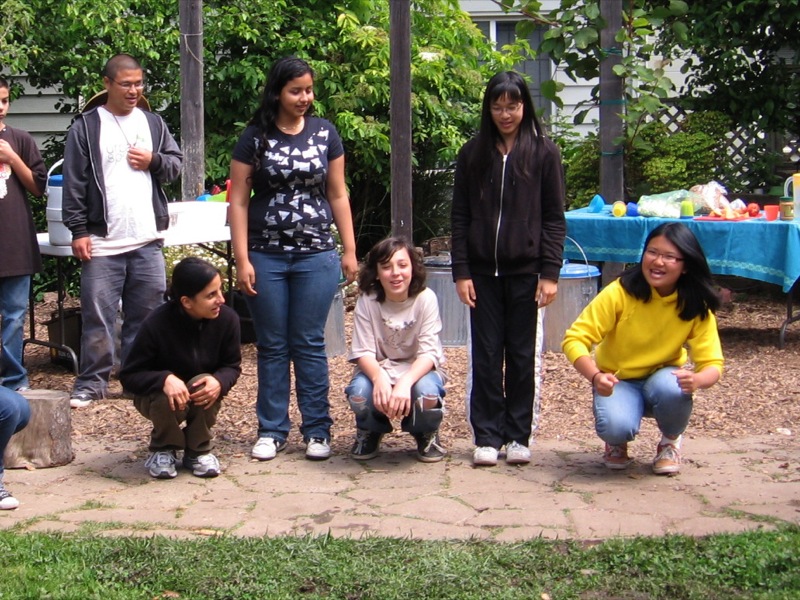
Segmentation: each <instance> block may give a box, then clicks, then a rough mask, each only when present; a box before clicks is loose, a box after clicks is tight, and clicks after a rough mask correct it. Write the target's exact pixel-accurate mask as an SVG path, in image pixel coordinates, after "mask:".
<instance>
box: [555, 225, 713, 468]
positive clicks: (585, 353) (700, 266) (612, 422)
mask: <svg viewBox="0 0 800 600" xmlns="http://www.w3.org/2000/svg"><path fill="white" fill-rule="evenodd" d="M717 308H719V298H718V297H717V294H716V290H715V289H714V286H713V280H712V277H711V271H710V269H709V268H708V263H707V262H706V257H705V253H704V252H703V249H702V248H701V247H700V244H699V243H698V241H697V238H695V236H694V234H693V233H692V232H691V231H690V230H689V228H688V227H686V225H684V224H683V223H680V222H677V221H676V222H669V223H664V224H663V225H660V226H659V227H657V228H656V229H654V230H653V231H652V232H651V233H650V235H649V236H648V237H647V240H646V241H645V245H644V252H643V253H642V259H641V262H640V263H639V264H637V265H636V266H634V267H632V268H631V269H628V270H627V271H625V272H624V273H623V274H622V275H621V276H620V278H619V279H618V280H616V281H614V282H613V283H611V284H609V285H608V286H606V287H605V288H604V289H603V290H602V291H601V292H600V293H599V294H598V295H597V297H596V298H595V299H594V300H592V302H591V303H590V304H589V305H588V306H587V307H586V308H585V309H584V310H583V312H581V314H580V315H579V316H578V318H577V319H576V320H575V322H574V323H573V324H572V326H571V327H570V329H569V330H568V331H567V333H566V334H565V336H564V342H563V344H562V348H563V350H564V354H566V356H567V358H568V359H569V361H570V362H571V363H572V364H573V365H574V366H575V368H576V369H577V370H578V372H580V373H581V374H582V375H583V376H584V377H586V379H587V380H589V381H590V382H591V384H592V390H593V394H594V417H595V429H596V431H597V435H599V436H600V438H601V439H602V440H603V441H604V442H605V443H606V446H605V453H604V456H603V462H604V464H605V465H606V467H608V468H609V469H624V468H626V467H627V466H628V465H629V464H630V463H631V459H630V458H629V457H628V442H630V441H632V440H633V439H634V438H635V437H636V434H637V433H638V432H639V426H640V424H641V420H642V417H653V418H655V420H656V423H657V425H658V428H659V429H660V430H661V433H662V438H661V441H660V442H659V444H658V448H657V449H656V457H655V460H654V462H653V471H654V472H655V473H657V474H668V473H677V472H678V471H679V470H680V466H681V454H680V446H681V434H682V433H683V432H684V430H685V429H686V426H687V424H688V422H689V416H690V415H691V412H692V394H693V393H694V392H695V391H696V390H698V389H704V388H708V387H711V386H712V385H714V384H715V383H716V382H717V381H719V378H720V375H721V374H722V365H723V357H722V347H721V345H720V340H719V333H718V332H717V321H716V318H715V317H714V311H716V310H717ZM687 347H688V352H687ZM593 349H594V358H593V357H592V350H593ZM687 359H691V361H692V363H693V364H694V367H691V366H688V365H687Z"/></svg>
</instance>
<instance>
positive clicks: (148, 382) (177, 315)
mask: <svg viewBox="0 0 800 600" xmlns="http://www.w3.org/2000/svg"><path fill="white" fill-rule="evenodd" d="M241 364H242V348H241V341H240V338H239V316H238V315H237V314H236V312H235V311H234V310H233V309H232V308H230V307H228V306H225V305H223V306H222V307H221V309H220V312H219V316H218V317H217V318H216V319H200V320H197V319H193V318H192V317H190V316H189V315H188V314H187V313H186V311H184V310H183V308H182V307H181V306H179V305H178V304H177V303H175V302H167V303H165V304H162V305H161V306H159V307H158V308H157V309H155V310H154V311H153V312H152V313H150V315H149V316H148V317H147V319H145V322H144V323H143V324H142V327H141V329H139V333H138V334H137V335H136V339H135V340H134V342H133V346H132V347H131V350H130V352H129V353H128V358H127V359H126V360H125V364H124V365H122V369H121V370H120V373H119V380H120V382H122V387H123V388H124V389H125V390H126V391H128V392H130V393H132V394H135V395H137V396H144V395H148V394H155V393H157V392H161V391H163V388H164V382H165V381H166V380H167V376H168V375H170V374H174V375H176V376H178V377H179V378H180V379H182V380H183V381H184V382H187V381H189V380H190V379H191V378H192V377H194V376H195V375H200V374H201V373H210V374H211V375H213V376H214V377H215V378H216V379H217V381H219V383H220V385H221V386H222V391H221V393H220V398H222V397H223V396H225V394H227V393H228V392H229V391H230V389H231V388H232V387H233V384H234V383H236V380H237V379H239V374H240V373H241V372H242V367H241Z"/></svg>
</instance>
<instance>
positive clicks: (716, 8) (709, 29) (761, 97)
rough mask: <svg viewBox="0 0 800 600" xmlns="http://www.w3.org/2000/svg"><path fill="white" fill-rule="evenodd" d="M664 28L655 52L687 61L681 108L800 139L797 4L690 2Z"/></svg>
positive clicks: (791, 0)
mask: <svg viewBox="0 0 800 600" xmlns="http://www.w3.org/2000/svg"><path fill="white" fill-rule="evenodd" d="M666 25H667V27H664V28H663V29H662V31H661V35H660V41H659V45H658V49H659V50H660V51H661V52H663V53H664V54H665V55H667V56H679V57H682V58H684V59H686V65H685V67H684V72H685V73H686V74H687V84H686V89H685V90H684V92H685V94H686V96H687V100H689V102H686V103H685V106H687V107H688V108H697V109H704V110H715V111H719V112H722V113H725V114H726V115H728V116H729V117H730V118H731V119H732V120H733V122H734V123H735V124H737V125H739V124H744V125H749V124H751V123H756V124H757V125H758V126H759V127H761V129H763V130H764V131H789V132H792V133H800V111H798V98H800V35H798V30H800V0H781V1H780V2H775V1H774V0H738V1H732V0H704V1H703V2H690V3H687V13H686V15H685V16H684V17H683V18H682V19H681V21H680V22H677V21H675V20H673V19H667V21H666ZM679 33H680V35H678V34H679Z"/></svg>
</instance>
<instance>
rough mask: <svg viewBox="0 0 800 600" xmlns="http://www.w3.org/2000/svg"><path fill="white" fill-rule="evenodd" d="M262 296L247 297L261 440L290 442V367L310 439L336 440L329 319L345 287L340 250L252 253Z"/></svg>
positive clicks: (304, 431)
mask: <svg viewBox="0 0 800 600" xmlns="http://www.w3.org/2000/svg"><path fill="white" fill-rule="evenodd" d="M250 262H251V263H252V265H253V268H254V269H255V272H256V285H255V289H256V292H258V293H257V295H255V296H246V300H247V305H248V308H249V309H250V316H251V317H252V319H253V327H254V329H255V333H256V340H257V348H258V397H257V399H256V415H257V416H258V436H259V437H271V438H274V439H275V440H277V441H278V442H284V441H286V437H287V436H288V435H289V429H290V427H291V422H290V420H289V391H290V378H289V365H290V364H291V365H293V366H294V376H295V391H296V393H297V406H298V408H299V409H300V414H301V416H302V419H303V422H302V424H301V425H300V432H301V433H302V434H303V438H304V439H305V440H309V439H310V438H322V439H325V440H329V439H330V428H331V424H332V423H333V420H332V419H331V417H330V405H329V403H328V388H329V380H328V357H327V356H326V355H325V321H326V320H327V318H328V311H330V308H331V303H332V302H333V296H334V294H335V293H336V289H337V286H338V283H339V275H340V273H341V263H340V261H339V255H338V254H337V253H336V251H335V250H330V251H326V252H315V253H313V254H300V253H294V252H274V253H267V252H257V251H253V250H251V251H250Z"/></svg>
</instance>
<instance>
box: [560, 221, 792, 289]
mask: <svg viewBox="0 0 800 600" xmlns="http://www.w3.org/2000/svg"><path fill="white" fill-rule="evenodd" d="M566 217H567V236H569V237H570V238H572V240H574V241H575V242H576V243H577V244H578V245H580V247H581V249H582V250H583V252H584V253H585V254H586V258H587V259H588V260H590V261H598V262H605V261H609V262H623V263H634V262H639V259H640V258H641V253H642V249H643V247H644V241H645V239H646V238H647V234H648V233H650V231H652V230H653V229H655V228H656V227H658V226H659V225H660V224H661V223H665V222H667V221H675V220H677V219H660V218H656V217H628V216H625V217H614V216H612V215H611V207H610V206H606V209H605V210H604V211H603V212H602V213H590V212H588V209H585V208H581V209H578V210H572V211H569V212H567V214H566ZM681 222H682V223H685V224H686V225H687V226H688V227H689V228H690V229H691V230H692V232H693V233H694V234H695V235H696V236H697V239H698V240H699V241H700V244H701V245H702V246H703V250H704V251H705V253H706V257H707V258H708V264H709V266H710V267H711V272H712V273H714V274H716V275H737V276H739V277H747V278H748V279H757V280H759V281H766V282H767V283H774V284H777V285H780V286H781V287H782V288H783V291H784V292H788V291H789V290H791V288H792V286H793V285H794V283H795V282H796V281H797V280H798V278H800V221H780V220H778V221H767V220H765V219H764V217H760V218H755V219H748V220H746V221H697V220H694V219H681ZM564 255H565V257H566V258H568V259H570V260H571V261H576V260H583V255H582V254H581V252H580V251H579V250H578V249H577V248H576V247H575V244H573V243H572V242H570V241H569V240H567V242H566V246H565V248H564Z"/></svg>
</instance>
